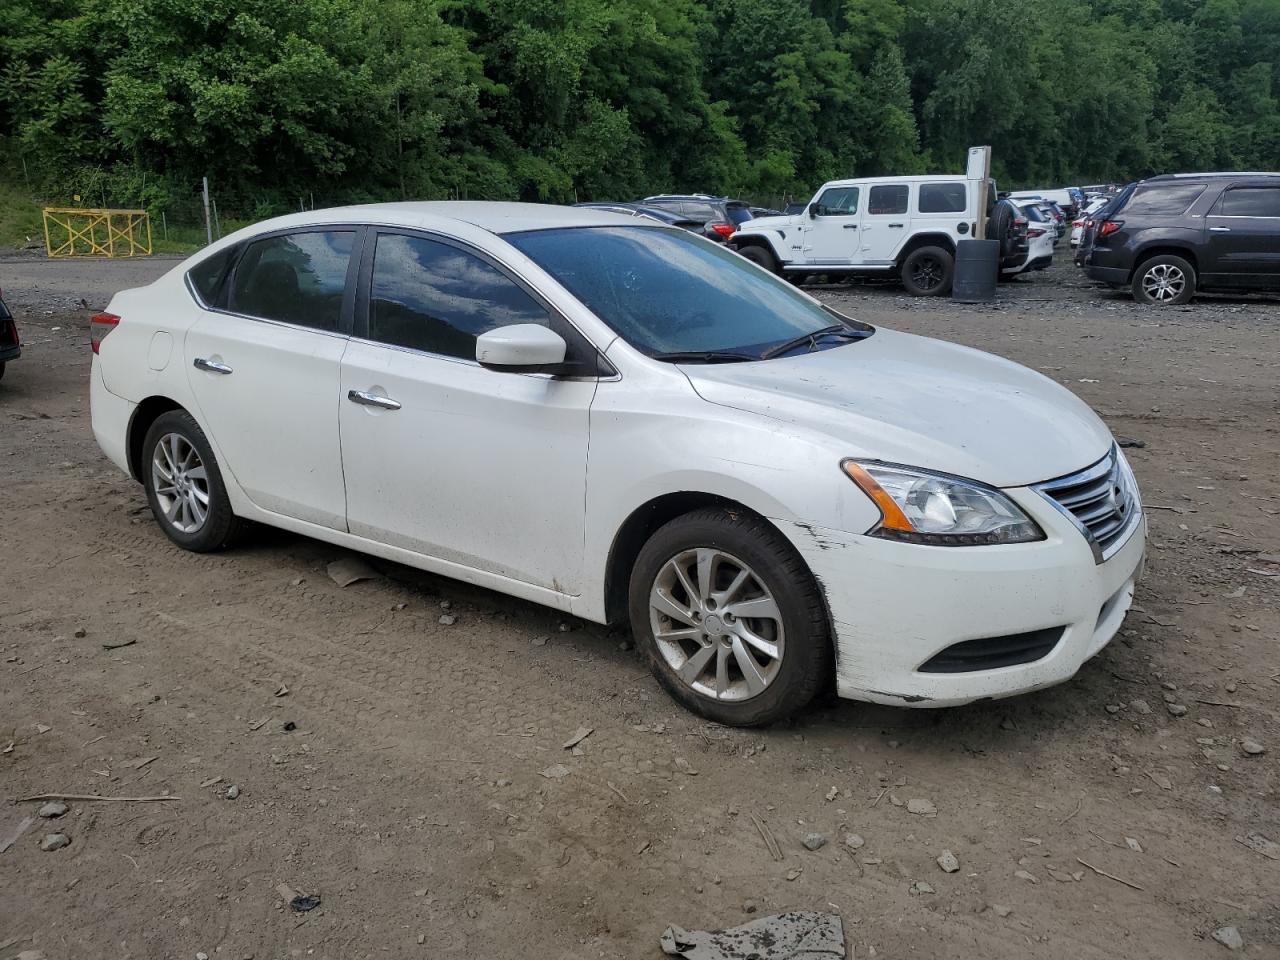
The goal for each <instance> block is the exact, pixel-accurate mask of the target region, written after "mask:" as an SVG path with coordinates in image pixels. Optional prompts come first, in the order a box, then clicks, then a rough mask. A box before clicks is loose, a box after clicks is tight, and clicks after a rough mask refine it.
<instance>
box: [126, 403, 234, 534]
mask: <svg viewBox="0 0 1280 960" xmlns="http://www.w3.org/2000/svg"><path fill="white" fill-rule="evenodd" d="M141 472H142V483H143V486H144V487H146V490H147V502H148V503H150V504H151V512H152V513H153V514H154V515H155V518H156V522H157V523H158V524H160V529H161V530H163V531H164V533H165V536H167V537H168V538H169V539H170V540H172V541H173V542H174V543H176V544H177V545H178V546H180V547H182V548H183V549H184V550H191V551H193V552H195V553H209V552H212V551H214V550H221V549H222V548H223V547H225V546H228V545H229V544H231V543H232V542H233V541H234V540H235V539H236V537H237V536H239V534H240V532H241V530H242V528H243V526H244V521H243V520H241V519H240V518H239V517H237V516H236V515H235V513H233V512H232V510H231V501H230V499H228V497H227V488H226V485H225V484H224V483H223V482H222V472H221V471H220V470H219V469H218V463H217V461H216V460H215V459H214V456H213V448H212V447H210V446H209V441H208V439H207V438H206V437H205V435H204V431H203V430H201V429H200V425H199V424H198V423H196V421H195V418H194V417H192V416H191V414H189V413H187V411H185V410H170V411H169V412H168V413H162V414H161V415H160V416H159V417H157V418H156V420H155V422H154V423H153V424H151V428H150V429H149V430H148V431H147V436H146V438H145V439H144V440H143V441H142V471H141Z"/></svg>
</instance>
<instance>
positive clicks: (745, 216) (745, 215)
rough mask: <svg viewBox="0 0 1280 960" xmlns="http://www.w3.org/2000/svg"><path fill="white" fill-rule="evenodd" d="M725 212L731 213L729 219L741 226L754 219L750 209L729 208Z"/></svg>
mask: <svg viewBox="0 0 1280 960" xmlns="http://www.w3.org/2000/svg"><path fill="white" fill-rule="evenodd" d="M725 210H727V211H728V213H729V219H730V220H732V221H733V222H734V223H736V224H738V225H739V226H741V225H742V224H744V223H746V222H747V221H748V220H750V219H751V217H752V214H751V208H750V207H738V206H728V207H725Z"/></svg>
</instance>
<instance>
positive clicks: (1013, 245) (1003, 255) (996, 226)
mask: <svg viewBox="0 0 1280 960" xmlns="http://www.w3.org/2000/svg"><path fill="white" fill-rule="evenodd" d="M1029 227H1030V222H1029V221H1028V220H1027V215H1026V214H1025V213H1023V211H1022V208H1021V207H1019V206H1018V205H1017V204H1016V203H1014V202H1013V201H1012V200H1010V199H1008V198H1007V197H1002V198H1001V199H1000V201H999V202H998V203H997V204H996V206H995V208H994V210H993V211H992V213H991V215H990V223H989V225H988V228H987V229H988V232H987V236H989V237H991V238H992V239H995V240H999V241H1000V271H1001V274H1003V272H1004V270H1005V269H1006V268H1008V267H1016V266H1018V265H1020V264H1022V263H1023V262H1025V260H1026V258H1027V251H1028V250H1029V249H1030V239H1029V238H1028V236H1027V231H1028V229H1029Z"/></svg>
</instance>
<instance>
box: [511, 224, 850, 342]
mask: <svg viewBox="0 0 1280 960" xmlns="http://www.w3.org/2000/svg"><path fill="white" fill-rule="evenodd" d="M505 239H506V240H507V241H508V242H509V243H511V244H512V245H513V246H514V247H516V248H517V249H518V250H520V251H521V252H522V253H524V254H525V255H526V256H528V257H529V258H530V259H531V260H533V261H534V262H535V263H537V264H538V265H539V266H540V267H542V268H543V269H544V270H546V271H547V272H548V273H549V274H551V275H552V276H553V277H555V278H556V280H558V281H559V282H560V283H561V284H562V285H563V286H564V287H565V288H566V289H568V290H569V292H570V293H572V294H573V295H574V296H575V297H577V298H578V299H579V300H580V301H582V303H583V304H585V305H586V306H587V307H588V308H589V309H590V310H591V311H592V312H593V313H595V315H596V316H598V317H599V318H600V319H601V320H603V321H604V322H605V323H607V324H608V325H609V326H610V327H612V328H613V330H614V331H616V332H617V333H618V335H619V336H621V337H622V338H623V339H624V340H626V341H627V343H629V344H631V345H632V346H633V347H635V348H636V349H638V350H640V351H642V352H644V353H646V354H648V355H649V356H653V357H662V358H664V359H679V360H682V361H695V362H696V361H697V360H699V359H705V360H707V361H708V362H711V361H720V360H728V359H738V360H758V359H763V355H764V354H765V353H767V352H768V351H769V350H770V349H771V348H774V349H776V348H778V347H779V346H781V345H785V344H787V343H788V342H789V341H792V340H796V339H797V338H802V339H803V342H800V343H797V344H796V345H795V349H797V350H801V349H803V350H815V349H823V348H827V347H835V346H839V345H840V344H842V343H846V342H848V341H849V340H851V339H855V338H857V339H861V338H862V337H865V336H870V335H871V333H873V332H874V328H872V327H870V326H867V325H866V324H862V323H858V322H856V321H854V320H847V319H845V318H843V317H840V316H839V315H838V314H836V313H835V312H833V311H830V310H828V309H826V308H825V307H823V306H821V305H820V304H818V303H816V302H814V301H813V300H810V299H809V298H808V297H806V296H805V295H804V294H802V293H800V292H798V291H797V290H795V289H794V288H793V287H792V286H791V285H790V284H788V283H787V282H786V281H784V280H780V279H778V278H777V277H775V276H773V275H772V274H769V273H766V272H765V271H764V270H761V269H760V268H759V267H757V266H755V264H753V263H751V262H749V261H748V260H746V259H744V258H743V257H741V256H739V255H738V254H737V253H734V252H733V251H732V250H728V249H726V248H725V247H723V246H721V245H720V244H716V243H711V242H710V241H707V240H703V239H701V238H700V237H697V236H694V235H693V234H692V233H689V232H687V231H684V230H670V229H664V228H661V227H645V226H639V225H637V226H618V227H564V228H560V229H554V230H534V231H529V232H524V233H510V234H507V235H506V237H505ZM833 326H834V327H837V329H835V330H832V327H833ZM810 335H816V336H814V337H813V339H812V340H809V339H807V338H809V336H810ZM828 335H830V336H828ZM781 352H783V353H787V352H790V349H787V350H784V351H781ZM668 354H671V355H681V356H678V357H676V356H672V357H669V358H668V357H664V356H663V355H668ZM687 354H709V355H714V356H707V357H701V358H700V357H697V356H685V355H687ZM771 355H773V354H771Z"/></svg>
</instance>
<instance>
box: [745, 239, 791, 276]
mask: <svg viewBox="0 0 1280 960" xmlns="http://www.w3.org/2000/svg"><path fill="white" fill-rule="evenodd" d="M738 253H740V254H742V256H744V257H746V258H747V259H748V260H750V261H751V262H752V263H754V264H755V265H756V266H758V267H764V268H765V269H766V270H768V271H769V272H770V273H781V272H782V271H781V269H780V268H779V266H778V258H777V257H775V256H774V255H773V253H772V252H771V251H769V250H766V249H765V248H764V247H760V246H754V245H753V246H750V247H740V248H739V249H738Z"/></svg>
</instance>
